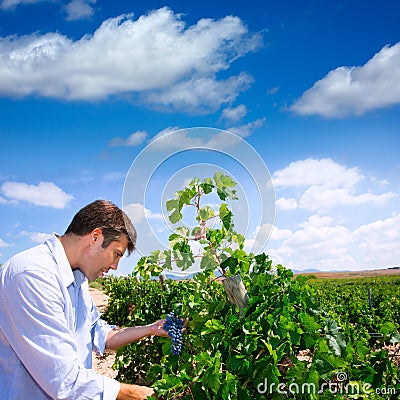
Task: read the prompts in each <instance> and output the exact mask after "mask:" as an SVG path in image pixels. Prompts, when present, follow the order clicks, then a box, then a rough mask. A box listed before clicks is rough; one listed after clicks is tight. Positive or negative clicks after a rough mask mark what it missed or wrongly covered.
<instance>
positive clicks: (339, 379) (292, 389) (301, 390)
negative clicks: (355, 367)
mask: <svg viewBox="0 0 400 400" xmlns="http://www.w3.org/2000/svg"><path fill="white" fill-rule="evenodd" d="M257 391H258V393H260V394H270V395H271V394H273V393H278V394H283V395H289V394H292V395H296V394H322V393H324V392H330V393H332V394H346V395H362V394H370V393H373V392H374V393H375V394H377V395H385V396H386V395H390V396H392V395H395V394H396V389H395V388H394V387H387V388H385V387H383V388H373V387H372V385H371V384H369V383H366V382H364V383H362V384H360V383H358V382H347V374H346V372H337V373H336V374H335V380H334V381H326V382H322V383H321V384H320V385H316V384H315V383H312V382H303V383H301V384H298V383H296V382H292V383H290V384H289V385H286V384H284V383H279V384H276V383H274V382H272V383H268V379H267V378H265V380H264V382H261V383H259V384H258V386H257Z"/></svg>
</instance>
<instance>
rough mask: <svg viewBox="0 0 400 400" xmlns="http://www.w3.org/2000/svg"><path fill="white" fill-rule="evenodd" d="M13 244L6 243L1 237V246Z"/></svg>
mask: <svg viewBox="0 0 400 400" xmlns="http://www.w3.org/2000/svg"><path fill="white" fill-rule="evenodd" d="M10 246H11V244H9V243H6V242H5V241H4V240H3V239H2V238H0V248H1V247H10Z"/></svg>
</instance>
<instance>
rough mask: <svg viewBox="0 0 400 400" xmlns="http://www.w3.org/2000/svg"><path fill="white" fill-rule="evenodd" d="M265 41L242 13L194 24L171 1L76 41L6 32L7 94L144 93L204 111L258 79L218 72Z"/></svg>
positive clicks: (2, 90) (2, 77)
mask: <svg viewBox="0 0 400 400" xmlns="http://www.w3.org/2000/svg"><path fill="white" fill-rule="evenodd" d="M261 44H262V38H261V35H260V34H249V32H248V30H247V28H246V26H245V25H244V24H243V22H242V21H241V20H240V19H239V18H237V17H232V16H228V17H225V18H222V19H220V20H212V19H201V20H199V21H198V22H197V23H196V24H194V25H192V26H188V27H187V26H186V25H185V23H184V22H183V21H182V20H181V16H180V15H178V14H174V13H173V12H172V11H171V10H170V9H169V8H167V7H164V8H161V9H158V10H155V11H152V12H150V13H149V14H147V15H143V16H140V17H139V18H138V19H137V20H134V19H133V17H132V15H121V16H119V17H117V18H113V19H108V20H106V21H104V22H103V23H102V24H101V26H100V27H99V28H98V29H97V30H96V31H95V32H94V34H93V35H85V36H84V37H83V38H82V39H80V40H77V41H73V40H72V39H69V38H68V37H66V36H63V35H61V34H59V33H47V34H44V35H40V34H38V33H34V34H31V35H26V36H9V37H3V38H2V39H1V41H0V53H1V54H2V63H1V65H0V94H1V95H2V96H17V97H23V96H29V95H32V94H34V95H40V96H44V97H54V98H60V99H68V100H99V99H104V98H107V97H108V96H111V95H126V94H129V93H130V94H133V93H135V92H136V93H139V92H141V94H142V95H141V99H142V100H143V101H145V102H147V103H151V104H156V105H159V106H171V107H178V108H181V109H183V110H184V111H186V110H189V111H190V112H205V111H207V110H210V109H212V110H214V109H215V108H217V107H219V106H220V105H221V104H224V103H229V102H232V101H234V100H235V99H236V97H237V96H238V94H239V92H240V91H242V90H246V88H247V87H248V86H249V85H250V84H251V82H252V78H251V77H250V76H249V75H248V74H246V73H241V74H239V75H238V76H235V77H230V78H227V79H226V80H218V79H217V77H216V74H217V73H218V72H220V71H224V70H227V69H229V67H230V64H231V63H232V62H233V61H234V60H235V59H237V58H239V57H243V56H244V55H246V54H247V53H249V52H251V51H255V50H256V49H258V48H259V47H260V45H261Z"/></svg>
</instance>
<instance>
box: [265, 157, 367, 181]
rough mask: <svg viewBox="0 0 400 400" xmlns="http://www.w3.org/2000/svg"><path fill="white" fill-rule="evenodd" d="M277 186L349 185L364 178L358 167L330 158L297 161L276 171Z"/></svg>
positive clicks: (274, 178) (274, 176)
mask: <svg viewBox="0 0 400 400" xmlns="http://www.w3.org/2000/svg"><path fill="white" fill-rule="evenodd" d="M272 179H273V182H274V185H275V186H276V187H290V186H311V185H325V186H327V187H339V186H344V187H349V186H353V185H355V184H356V183H358V182H360V181H361V180H363V179H364V176H363V175H361V174H360V172H359V169H358V168H347V167H345V166H344V165H340V164H338V163H336V162H334V161H333V160H331V159H330V158H324V159H320V160H316V159H313V158H308V159H306V160H300V161H295V162H292V163H290V164H289V166H287V167H286V168H283V169H280V170H278V171H276V172H274V174H273V176H272Z"/></svg>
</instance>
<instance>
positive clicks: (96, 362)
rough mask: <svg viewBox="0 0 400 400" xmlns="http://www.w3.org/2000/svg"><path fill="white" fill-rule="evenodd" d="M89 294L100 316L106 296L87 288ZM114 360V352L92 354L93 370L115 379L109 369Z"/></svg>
mask: <svg viewBox="0 0 400 400" xmlns="http://www.w3.org/2000/svg"><path fill="white" fill-rule="evenodd" d="M89 293H90V294H91V296H92V297H93V301H94V303H95V304H96V307H97V309H98V310H99V312H100V314H101V313H102V312H103V311H104V310H105V308H106V307H107V303H108V296H106V295H105V294H104V293H103V292H102V291H100V290H97V289H93V288H89ZM114 359H115V351H113V350H106V353H105V354H104V356H102V357H100V356H98V355H96V354H95V353H93V369H94V370H95V371H96V372H97V373H99V374H102V375H106V376H108V377H110V378H115V377H116V376H117V371H115V370H113V369H112V368H111V367H112V365H113V364H114Z"/></svg>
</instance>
